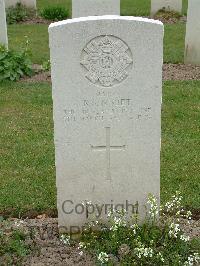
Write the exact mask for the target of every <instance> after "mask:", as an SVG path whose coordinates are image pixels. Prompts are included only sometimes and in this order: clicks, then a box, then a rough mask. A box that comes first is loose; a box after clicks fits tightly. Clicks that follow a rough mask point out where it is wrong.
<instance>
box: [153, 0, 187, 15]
mask: <svg viewBox="0 0 200 266" xmlns="http://www.w3.org/2000/svg"><path fill="white" fill-rule="evenodd" d="M163 8H164V9H165V10H166V11H176V12H179V13H181V12H182V0H151V16H152V17H153V16H154V15H155V14H156V13H157V12H158V11H159V10H160V9H163Z"/></svg>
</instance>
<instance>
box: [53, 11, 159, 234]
mask: <svg viewBox="0 0 200 266" xmlns="http://www.w3.org/2000/svg"><path fill="white" fill-rule="evenodd" d="M124 29H126V30H124ZM49 35H50V51H51V66H52V85H53V109H54V111H53V112H54V140H55V151H56V178H57V193H58V199H57V206H58V216H59V226H60V228H61V227H63V228H64V230H66V231H67V230H68V231H69V230H70V231H71V228H72V227H73V226H79V227H80V226H82V225H83V224H84V223H85V222H87V221H88V219H90V218H91V217H92V215H91V213H92V211H91V210H90V211H88V210H87V208H84V207H83V205H82V202H87V201H91V202H92V206H93V207H94V212H95V214H96V215H98V214H99V215H98V216H100V217H101V218H102V219H104V218H105V213H106V214H107V211H108V209H109V207H110V208H111V206H116V205H117V206H120V205H121V206H125V205H126V207H127V206H128V207H130V209H131V210H130V211H131V212H134V211H133V206H137V203H138V204H139V209H138V210H139V213H140V214H141V216H144V215H145V208H144V206H143V205H144V204H145V202H146V199H147V196H148V193H153V194H154V195H155V196H156V197H157V198H158V199H159V192H160V138H161V94H162V92H161V90H162V57H163V25H162V23H161V22H159V21H154V20H149V19H145V18H135V17H120V16H101V17H88V18H77V19H71V20H67V21H63V22H57V23H53V24H51V25H50V27H49ZM130 204H132V205H131V206H130ZM85 205H87V204H85ZM108 205H109V206H108ZM99 206H101V207H102V211H99V212H98V214H97V208H98V207H99ZM124 208H125V207H124ZM91 209H92V207H91ZM89 214H90V215H89Z"/></svg>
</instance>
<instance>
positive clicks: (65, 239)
mask: <svg viewBox="0 0 200 266" xmlns="http://www.w3.org/2000/svg"><path fill="white" fill-rule="evenodd" d="M60 241H61V242H63V243H64V244H65V245H70V236H67V235H61V237H60Z"/></svg>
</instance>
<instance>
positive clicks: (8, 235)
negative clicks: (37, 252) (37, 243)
mask: <svg viewBox="0 0 200 266" xmlns="http://www.w3.org/2000/svg"><path fill="white" fill-rule="evenodd" d="M29 252H30V246H29V245H28V244H26V235H25V234H24V233H23V232H21V231H20V230H17V229H14V230H13V231H11V230H9V231H8V232H7V230H6V229H5V228H4V229H1V230H0V262H1V263H2V264H1V265H20V263H21V261H22V259H23V258H24V257H25V256H26V255H28V254H29Z"/></svg>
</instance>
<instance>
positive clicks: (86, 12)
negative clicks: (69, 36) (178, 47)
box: [0, 0, 200, 64]
mask: <svg viewBox="0 0 200 266" xmlns="http://www.w3.org/2000/svg"><path fill="white" fill-rule="evenodd" d="M4 1H5V2H4ZM17 2H20V3H21V4H23V5H25V6H27V7H31V8H36V0H0V43H1V44H4V45H5V46H8V37H7V26H6V13H5V8H6V7H9V6H13V5H15V4H16V3H17ZM151 3H152V6H151V16H153V15H154V14H155V13H156V12H157V11H158V10H160V9H162V8H165V9H166V10H168V11H169V10H174V11H177V12H181V11H182V0H152V1H151ZM90 15H96V16H100V15H120V0H72V17H73V18H75V17H86V16H90ZM199 16H200V1H199V0H189V3H188V14H187V26H186V37H185V63H191V64H200V23H199Z"/></svg>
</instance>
